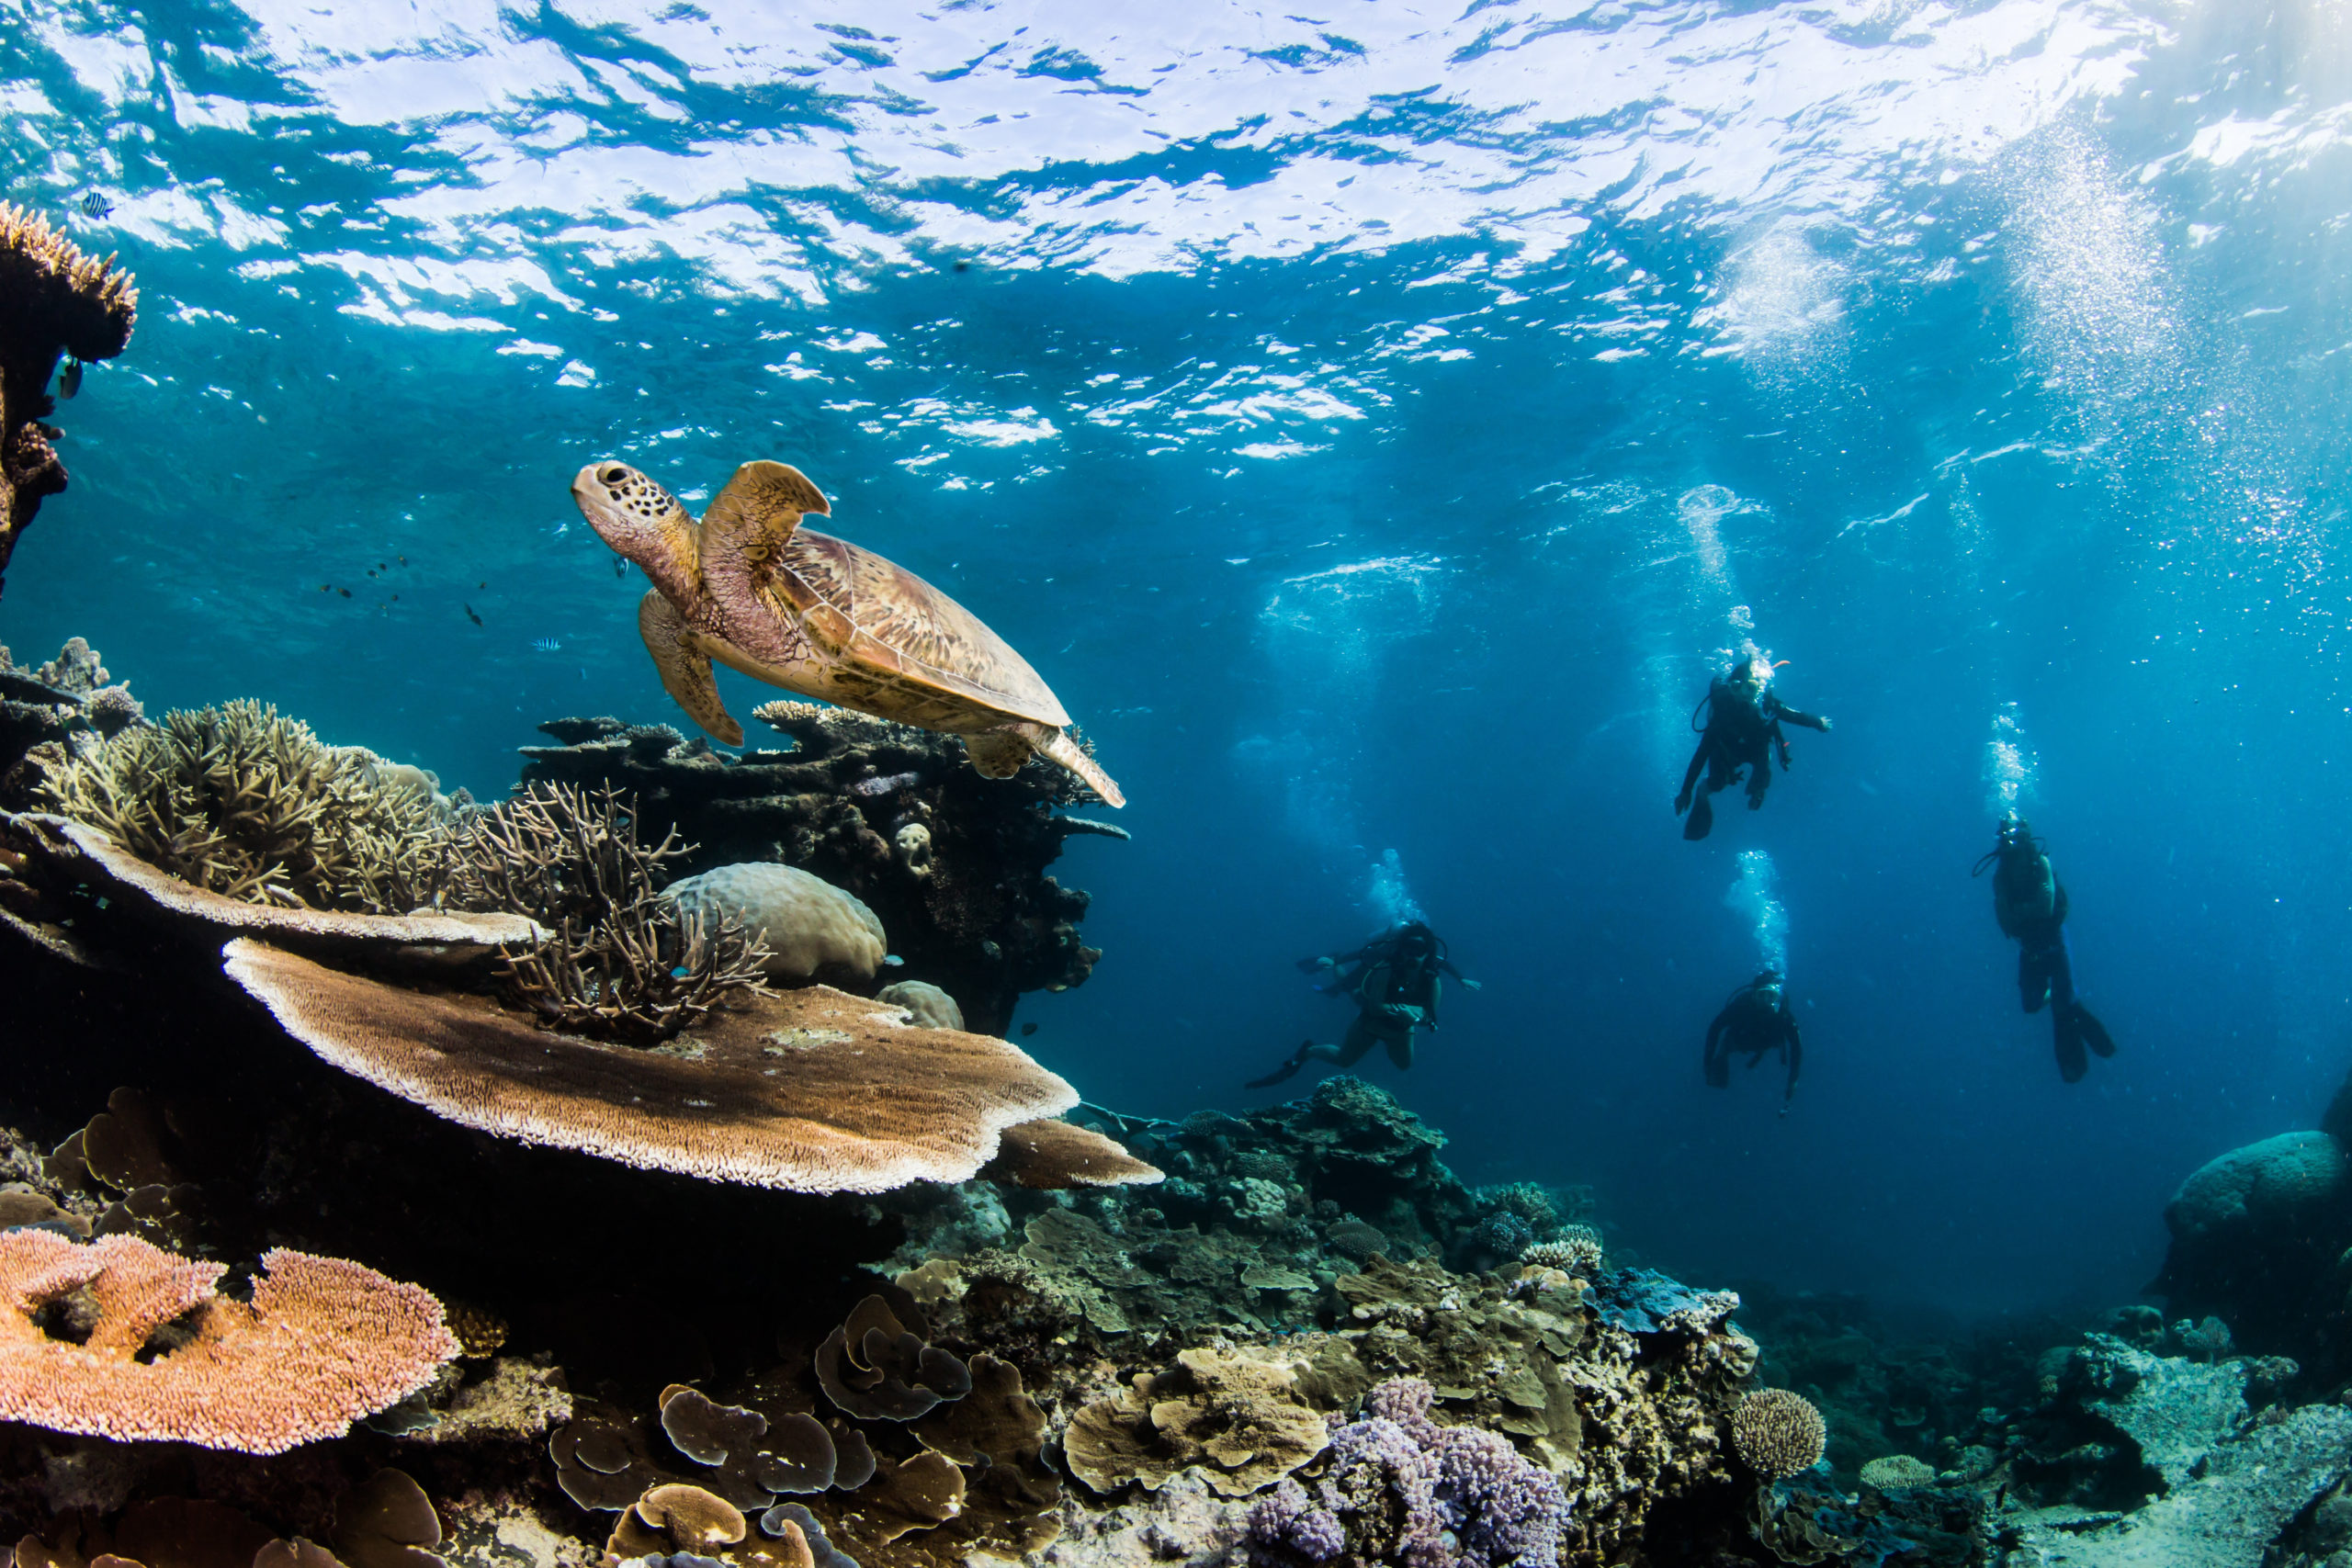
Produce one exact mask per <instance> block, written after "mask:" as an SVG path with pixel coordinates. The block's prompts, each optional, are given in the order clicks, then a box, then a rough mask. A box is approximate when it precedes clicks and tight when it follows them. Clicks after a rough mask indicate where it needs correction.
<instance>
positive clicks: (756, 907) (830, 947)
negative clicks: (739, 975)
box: [662, 861, 961, 1027]
mask: <svg viewBox="0 0 2352 1568" xmlns="http://www.w3.org/2000/svg"><path fill="white" fill-rule="evenodd" d="M662 896H663V897H666V898H668V899H670V900H671V901H672V902H673V903H674V904H676V905H677V906H678V907H679V908H681V909H686V910H699V911H701V912H702V913H703V914H704V915H705V916H706V917H713V918H719V917H725V916H729V915H731V916H733V917H735V918H736V919H740V920H741V921H742V922H743V926H744V929H745V930H747V931H754V932H759V933H763V937H764V940H765V941H766V942H767V945H768V954H769V956H768V961H767V973H768V977H769V978H770V979H772V980H805V979H807V978H809V976H812V975H815V974H816V973H817V972H818V971H820V970H843V971H846V972H848V973H849V974H852V975H854V976H857V977H858V978H859V979H861V980H865V979H870V978H872V976H873V974H874V971H875V970H876V969H877V968H879V967H880V966H881V964H882V956H883V954H884V953H887V952H888V951H889V945H888V942H887V941H886V940H885V939H884V937H883V935H882V922H881V921H880V920H878V919H875V916H874V911H873V910H871V909H869V908H866V907H865V904H864V903H862V902H861V901H859V900H858V899H857V898H856V897H854V896H853V895H851V894H848V893H844V892H842V890H841V889H840V888H838V887H836V886H833V885H832V884H831V883H830V882H827V881H826V880H825V879H824V878H822V877H820V876H815V875H811V874H809V873H808V872H805V871H803V870H801V869H800V868H799V867H798V866H793V865H776V864H773V863H766V862H760V861H753V862H747V863H743V864H741V865H722V866H718V867H717V868H715V869H713V870H710V871H706V872H704V873H702V874H699V875H696V876H689V877H686V878H684V880H682V881H679V882H675V883H673V884H672V885H671V886H670V887H669V888H668V890H667V891H666V892H665V893H664V894H663V895H662ZM943 994H944V993H943ZM957 1026H958V1027H960V1026H961V1019H960V1018H959V1019H958V1021H957ZM934 1027H936V1026H934Z"/></svg>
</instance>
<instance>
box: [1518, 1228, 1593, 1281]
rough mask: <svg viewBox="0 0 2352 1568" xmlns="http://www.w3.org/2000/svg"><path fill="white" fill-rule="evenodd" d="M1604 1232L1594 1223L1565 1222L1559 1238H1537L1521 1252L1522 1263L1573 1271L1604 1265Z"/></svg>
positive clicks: (1591, 1269)
mask: <svg viewBox="0 0 2352 1568" xmlns="http://www.w3.org/2000/svg"><path fill="white" fill-rule="evenodd" d="M1600 1259H1601V1250H1600V1232H1599V1231H1597V1230H1594V1229H1593V1228H1592V1227H1591V1226H1590V1225H1563V1226H1561V1227H1560V1235H1559V1236H1558V1238H1557V1239H1556V1240H1553V1241H1539V1242H1536V1243H1535V1244H1534V1245H1533V1246H1532V1247H1525V1248H1523V1249H1522V1250H1521V1252H1520V1255H1519V1260H1520V1261H1521V1263H1532V1264H1534V1265H1535V1266H1536V1267H1538V1268H1541V1269H1565V1270H1566V1271H1567V1272H1568V1273H1571V1274H1590V1273H1592V1272H1593V1271H1594V1270H1595V1269H1599V1268H1600Z"/></svg>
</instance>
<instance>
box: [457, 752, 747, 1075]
mask: <svg viewBox="0 0 2352 1568" xmlns="http://www.w3.org/2000/svg"><path fill="white" fill-rule="evenodd" d="M682 854H684V850H683V849H682V848H681V847H680V846H679V843H678V836H677V832H676V830H675V829H672V830H671V831H670V832H669V833H668V834H666V835H665V836H664V837H663V838H662V841H661V842H659V843H655V844H648V843H646V842H645V841H644V840H642V839H640V838H639V834H638V830H637V819H636V814H635V813H634V812H633V811H631V810H629V809H628V808H626V807H623V806H622V804H621V802H620V799H619V797H618V796H617V795H616V794H615V793H614V792H613V791H612V790H611V789H610V788H609V787H608V788H606V789H604V790H603V791H601V792H598V793H596V794H594V795H592V794H590V793H589V792H587V791H585V790H581V789H576V788H573V787H571V786H570V785H567V784H555V785H541V786H538V787H536V788H534V789H532V790H530V791H529V792H527V793H526V794H524V795H518V796H517V797H516V798H515V799H513V800H510V801H506V802H505V803H503V804H502V805H500V806H499V807H496V808H494V809H492V810H490V811H485V812H480V813H477V814H475V815H474V816H472V817H471V818H469V819H468V820H467V821H466V823H465V824H464V826H463V828H462V829H460V830H459V831H458V835H457V839H456V842H455V844H454V845H453V846H452V852H451V856H450V870H449V874H448V890H447V897H448V900H449V902H450V903H452V904H453V905H456V906H457V907H458V908H471V909H482V910H499V909H503V910H523V911H528V912H529V913H530V914H532V915H533V916H534V917H535V918H536V919H538V920H540V921H542V922H544V923H545V924H546V925H547V926H548V928H550V934H548V936H547V937H546V938H545V939H544V940H542V941H537V942H530V943H527V944H522V945H517V946H510V947H507V948H505V949H503V950H502V953H501V957H502V959H503V966H504V979H505V982H506V985H507V987H508V988H509V990H510V992H511V993H512V994H513V996H514V997H515V999H516V1000H517V1001H518V1002H520V1003H521V1004H522V1005H524V1006H526V1007H527V1008H528V1009H530V1010H532V1011H533V1012H535V1013H536V1014H537V1015H538V1016H539V1017H540V1018H541V1019H542V1020H544V1021H547V1022H548V1023H549V1024H551V1025H553V1026H555V1027H557V1028H560V1029H568V1030H574V1031H578V1032H582V1033H589V1034H599V1035H608V1036H612V1037H615V1038H618V1039H623V1040H633V1041H637V1042H639V1043H653V1042H657V1041H662V1040H667V1039H669V1038H670V1037H672V1036H673V1035H674V1034H676V1033H677V1032H679V1031H680V1030H681V1029H684V1028H685V1027H686V1026H687V1025H688V1024H691V1023H693V1022H694V1021H695V1020H697V1019H699V1018H702V1017H703V1016H705V1015H706V1014H707V1013H708V1012H709V1011H710V1010H711V1009H712V1008H713V1007H715V1006H717V1005H718V1004H719V1003H720V1002H722V1001H724V1000H725V999H726V998H729V997H730V996H740V995H747V994H750V993H752V992H756V991H758V990H759V989H761V987H762V978H763V965H764V964H765V963H766V961H767V958H768V950H767V947H766V946H765V944H764V943H763V942H761V941H760V939H759V937H758V936H757V935H756V934H755V933H752V932H749V931H745V930H744V927H743V923H742V921H741V919H737V918H735V917H733V916H731V915H726V914H722V913H718V912H716V911H712V910H707V909H704V908H699V907H696V906H695V905H693V904H692V903H687V904H679V903H673V902H672V901H671V900H669V899H667V898H665V897H662V891H661V886H662V869H663V866H664V864H665V863H668V862H670V861H673V860H675V859H677V858H678V857H679V856H681V855H682Z"/></svg>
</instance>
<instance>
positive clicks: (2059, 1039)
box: [1973, 811, 2115, 1083]
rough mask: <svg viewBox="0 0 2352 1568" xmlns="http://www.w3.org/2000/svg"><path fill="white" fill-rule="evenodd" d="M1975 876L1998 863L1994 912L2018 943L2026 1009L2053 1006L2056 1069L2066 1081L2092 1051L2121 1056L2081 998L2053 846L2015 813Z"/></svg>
mask: <svg viewBox="0 0 2352 1568" xmlns="http://www.w3.org/2000/svg"><path fill="white" fill-rule="evenodd" d="M1998 831H1999V838H1998V839H1997V840H1996V842H1995V843H1994V845H1993V848H1992V850H1991V851H1990V852H1988V853H1987V854H1986V855H1985V858H1984V859H1982V860H1980V861H1978V862H1977V863H1976V870H1975V872H1974V873H1973V874H1975V875H1979V876H1981V875H1983V874H1984V873H1985V868H1986V867H1987V866H1991V867H1992V868H1993V918H1994V919H1996V920H1998V921H2000V922H2001V931H2002V933H2003V934H2004V935H2007V936H2010V937H2014V938H2015V939H2016V940H2017V944H2018V1000H2020V1001H2022V1002H2023V1003H2024V1004H2025V1010H2026V1011H2028V1012H2040V1011H2041V1009H2042V1005H2043V1004H2044V1003H2047V1004H2049V1008H2050V1027H2051V1032H2052V1039H2053V1041H2054V1043H2055V1044H2056V1045H2057V1048H2058V1076H2059V1077H2062V1078H2064V1079H2065V1080H2066V1081H2067V1082H2068V1083H2075V1082H2076V1081H2078V1080H2079V1079H2080V1078H2081V1077H2082V1076H2083V1074H2085V1073H2086V1072H2087V1071H2089V1070H2090V1057H2089V1056H2088V1055H2085V1052H2086V1050H2087V1051H2090V1052H2095V1053H2097V1054H2098V1055H2101V1056H2112V1055H2115V1042H2114V1041H2113V1040H2111V1039H2109V1037H2108V1032H2107V1026H2106V1025H2104V1024H2102V1023H2100V1022H2099V1021H2098V1019H2096V1018H2093V1017H2092V1016H2091V1010H2090V1009H2088V1008H2086V1007H2085V1006H2084V1005H2083V1004H2082V1003H2081V1002H2080V1001H2078V1000H2076V999H2075V965H2074V961H2073V959H2072V958H2071V957H2070V956H2069V955H2068V953H2067V952H2066V931H2065V926H2066V886H2065V884H2064V883H2062V882H2060V881H2059V880H2058V875H2057V873H2055V872H2054V871H2052V869H2051V867H2050V853H2049V851H2048V850H2046V849H2045V848H2044V847H2043V846H2042V843H2041V840H2039V839H2037V838H2035V837H2034V836H2033V831H2032V829H2030V828H2029V827H2027V825H2026V822H2025V819H2024V818H2021V817H2019V816H2018V814H2017V813H2016V812H2014V811H2012V812H2010V813H2009V814H2008V815H2007V817H2005V818H2002V819H2001V823H2000V827H1999V829H1998Z"/></svg>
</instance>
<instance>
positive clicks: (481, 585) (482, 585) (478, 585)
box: [474, 582, 490, 588]
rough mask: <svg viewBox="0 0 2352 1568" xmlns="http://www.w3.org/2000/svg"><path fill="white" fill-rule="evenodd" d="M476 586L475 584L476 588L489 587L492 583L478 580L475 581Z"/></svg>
mask: <svg viewBox="0 0 2352 1568" xmlns="http://www.w3.org/2000/svg"><path fill="white" fill-rule="evenodd" d="M474 586H475V587H476V588H487V587H489V586H490V584H489V583H487V582H477V583H475V584H474Z"/></svg>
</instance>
